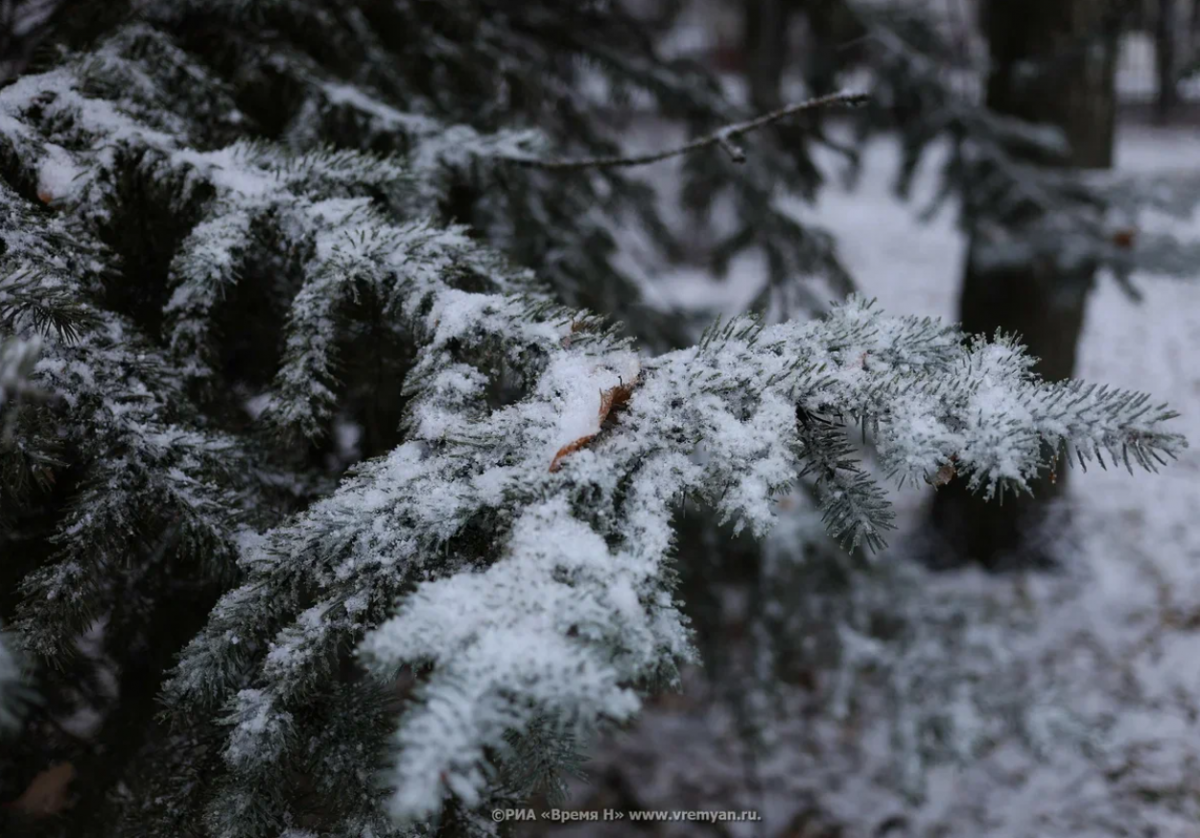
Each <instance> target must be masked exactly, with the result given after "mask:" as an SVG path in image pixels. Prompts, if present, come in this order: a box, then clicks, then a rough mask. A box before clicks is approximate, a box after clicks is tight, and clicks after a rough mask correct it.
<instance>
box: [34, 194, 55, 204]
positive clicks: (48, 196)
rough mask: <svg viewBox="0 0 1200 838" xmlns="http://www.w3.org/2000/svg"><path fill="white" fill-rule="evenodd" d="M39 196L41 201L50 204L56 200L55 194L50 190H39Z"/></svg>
mask: <svg viewBox="0 0 1200 838" xmlns="http://www.w3.org/2000/svg"><path fill="white" fill-rule="evenodd" d="M37 196H38V200H39V201H41V202H42V203H43V204H49V203H51V202H53V201H54V196H53V195H51V194H50V193H49V192H39V193H37Z"/></svg>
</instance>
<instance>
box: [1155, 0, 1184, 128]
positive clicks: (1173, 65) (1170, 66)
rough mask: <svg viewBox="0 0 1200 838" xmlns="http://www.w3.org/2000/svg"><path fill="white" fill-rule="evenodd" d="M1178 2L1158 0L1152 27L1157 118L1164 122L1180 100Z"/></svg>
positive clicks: (1169, 117) (1168, 119) (1167, 120)
mask: <svg viewBox="0 0 1200 838" xmlns="http://www.w3.org/2000/svg"><path fill="white" fill-rule="evenodd" d="M1180 22H1181V18H1180V16H1179V6H1178V4H1177V3H1176V2H1175V0H1158V15H1157V18H1156V20H1155V28H1154V60H1155V63H1156V65H1157V71H1158V101H1157V103H1156V104H1157V106H1158V114H1157V116H1158V121H1159V123H1161V124H1164V125H1165V124H1166V123H1167V122H1169V121H1170V120H1171V115H1172V114H1173V113H1174V111H1175V107H1176V105H1177V104H1178V103H1179V88H1178V86H1177V85H1176V78H1175V72H1176V70H1177V69H1178V67H1177V58H1176V49H1175V47H1176V45H1177V43H1178V37H1179V31H1178V27H1179V23H1180Z"/></svg>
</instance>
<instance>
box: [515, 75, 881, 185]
mask: <svg viewBox="0 0 1200 838" xmlns="http://www.w3.org/2000/svg"><path fill="white" fill-rule="evenodd" d="M867 100H868V97H867V95H866V94H864V93H850V92H845V91H843V92H840V93H831V94H829V95H826V96H818V97H817V98H815V99H808V100H806V101H804V102H797V103H794V104H791V105H786V106H784V107H782V108H778V109H777V110H773V111H771V112H770V113H765V114H762V115H761V116H757V117H755V118H754V119H748V120H746V121H744V122H737V123H734V124H732V125H726V126H725V127H724V128H722V129H720V130H719V131H714V132H713V133H711V134H706V135H705V136H703V137H697V138H696V139H694V140H691V141H690V142H687V143H684V144H683V145H681V146H678V147H676V148H671V149H666V150H664V151H656V152H651V153H649V154H635V155H613V156H609V157H588V158H583V159H580V160H542V159H539V158H536V157H517V156H514V155H504V156H500V157H498V159H500V160H503V161H505V162H507V163H514V164H517V165H519V166H533V167H535V168H539V169H550V170H557V171H563V170H568V171H569V170H575V169H603V168H613V167H628V166H644V165H646V164H648V163H657V162H659V161H660V160H668V159H670V158H672V157H679V156H681V155H684V154H690V153H692V152H694V151H699V150H701V149H704V148H710V147H712V146H720V147H721V148H722V149H723V150H724V151H725V152H726V153H727V154H728V155H729V157H730V159H731V160H733V161H734V162H735V163H744V162H745V161H746V152H745V151H744V150H743V149H742V148H741V147H740V146H739V145H737V143H736V142H735V140H736V139H737V138H738V137H740V136H742V135H743V134H748V133H750V132H751V131H756V130H758V129H759V128H763V127H765V126H767V125H770V124H771V123H773V122H778V121H779V120H781V119H787V118H788V117H790V116H795V115H796V114H798V113H803V112H805V111H811V110H816V109H818V108H828V107H836V106H842V107H860V106H862V105H864V104H866V102H867Z"/></svg>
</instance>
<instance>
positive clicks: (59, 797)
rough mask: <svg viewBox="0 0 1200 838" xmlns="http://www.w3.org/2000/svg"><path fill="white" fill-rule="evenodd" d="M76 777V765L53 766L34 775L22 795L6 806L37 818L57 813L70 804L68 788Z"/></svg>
mask: <svg viewBox="0 0 1200 838" xmlns="http://www.w3.org/2000/svg"><path fill="white" fill-rule="evenodd" d="M74 779H75V766H74V765H72V764H71V763H69V762H63V763H59V764H58V765H54V766H51V767H50V768H47V769H46V770H45V771H42V772H41V773H40V774H38V775H37V776H36V777H34V778H33V780H32V782H30V783H29V786H28V787H27V788H26V789H25V791H24V792H22V794H21V796H20V797H18V798H17V799H16V800H14V801H13V802H11V803H7V804H5V806H6V808H9V809H15V810H16V811H18V812H22V813H24V814H26V815H29V816H31V817H35V818H42V817H46V816H48V815H56V814H58V813H59V812H61V811H63V810H64V809H66V808H67V807H68V806H69V805H70V793H69V791H68V789H69V787H70V785H71V781H72V780H74Z"/></svg>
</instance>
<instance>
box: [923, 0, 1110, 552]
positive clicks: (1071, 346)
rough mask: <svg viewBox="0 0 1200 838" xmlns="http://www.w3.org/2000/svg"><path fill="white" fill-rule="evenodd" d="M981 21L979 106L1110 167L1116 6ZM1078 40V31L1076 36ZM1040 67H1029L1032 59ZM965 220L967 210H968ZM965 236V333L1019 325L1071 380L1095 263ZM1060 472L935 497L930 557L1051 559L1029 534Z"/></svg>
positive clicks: (1040, 5) (1004, 0)
mask: <svg viewBox="0 0 1200 838" xmlns="http://www.w3.org/2000/svg"><path fill="white" fill-rule="evenodd" d="M982 11H983V23H984V28H985V34H986V36H987V40H988V44H989V47H990V51H991V58H992V71H991V74H990V76H989V78H988V84H987V106H988V107H989V108H991V109H992V110H993V111H996V112H999V113H1002V114H1007V115H1010V116H1014V117H1018V118H1020V119H1023V120H1026V121H1029V122H1036V123H1048V124H1051V125H1054V126H1057V127H1058V128H1060V129H1062V130H1063V132H1064V133H1065V134H1066V138H1067V140H1068V141H1069V142H1070V144H1071V148H1072V153H1071V155H1070V157H1069V158H1068V159H1067V160H1066V161H1064V162H1065V164H1066V165H1071V166H1076V167H1080V168H1109V167H1111V165H1112V157H1113V137H1114V131H1115V116H1116V95H1115V92H1116V91H1115V86H1116V83H1115V80H1116V56H1117V49H1116V48H1117V31H1116V29H1117V27H1116V25H1115V24H1116V22H1118V21H1115V20H1114V18H1113V6H1112V3H1110V2H1101V1H1100V0H985V3H984V6H983V9H982ZM1081 39H1085V40H1081ZM1031 66H1032V67H1034V68H1038V67H1041V68H1049V69H1048V70H1044V71H1043V72H1041V73H1040V74H1031V73H1030V68H1031ZM968 221H969V219H968ZM980 235H982V234H979V233H975V234H972V238H971V243H970V247H969V249H968V256H967V265H966V270H965V276H964V279H963V287H962V295H961V297H960V316H961V319H962V325H963V328H964V329H965V330H966V331H967V332H969V333H983V334H988V335H991V334H994V333H995V331H996V330H997V329H1003V330H1004V331H1005V332H1014V331H1015V332H1018V333H1019V334H1020V335H1021V336H1022V338H1023V339H1024V342H1025V344H1026V345H1027V346H1028V347H1029V350H1030V352H1031V354H1033V355H1034V356H1036V357H1037V358H1039V359H1040V360H1039V362H1038V365H1037V368H1036V369H1037V371H1038V372H1039V373H1040V374H1041V375H1042V376H1043V377H1044V378H1046V379H1047V380H1051V381H1058V380H1062V379H1065V378H1069V377H1070V376H1071V375H1072V374H1073V372H1074V370H1075V357H1076V344H1077V343H1078V340H1079V335H1080V331H1081V330H1082V326H1083V319H1084V307H1085V303H1086V300H1087V294H1088V291H1089V289H1090V287H1091V285H1092V280H1093V276H1092V274H1093V271H1092V270H1091V269H1090V268H1083V269H1081V270H1079V271H1077V272H1075V273H1074V274H1071V275H1065V274H1063V273H1061V272H1059V271H1058V270H1057V269H1056V268H1055V267H1054V266H1053V265H1051V264H1048V263H1033V264H1026V265H1021V266H1019V267H1012V266H1005V267H1003V268H997V267H994V266H989V265H985V264H981V263H980V260H978V259H976V258H975V254H976V253H977V252H978V245H979V243H980V241H981V239H980V237H979V236H980ZM1065 476H1066V475H1065V473H1064V471H1063V470H1059V471H1058V473H1057V475H1056V478H1057V479H1056V480H1051V479H1045V478H1044V479H1041V480H1039V481H1035V483H1034V484H1033V485H1031V489H1032V490H1033V492H1034V495H1035V496H1036V497H1035V498H1029V497H1027V496H1022V497H1012V496H1008V497H1006V498H1005V499H1004V502H1003V504H998V503H996V502H995V501H994V500H993V501H990V502H985V501H984V500H983V499H982V498H980V497H976V496H972V495H970V494H969V493H968V492H967V491H966V489H965V488H964V487H963V486H962V485H961V483H962V481H955V482H954V483H951V484H950V485H948V486H945V487H944V488H942V489H940V490H939V491H938V493H937V495H936V496H935V498H934V502H933V510H932V523H933V528H934V531H935V533H936V538H937V541H938V544H937V545H936V546H935V548H934V550H933V552H932V561H933V562H934V563H935V564H942V565H945V564H951V565H957V564H962V563H965V562H971V561H975V562H979V563H981V564H983V565H984V566H985V567H988V568H990V569H1001V568H1004V567H1012V566H1026V567H1028V566H1038V565H1044V564H1046V563H1051V562H1052V561H1053V557H1052V555H1051V554H1050V553H1049V552H1048V551H1047V549H1046V548H1045V547H1044V546H1041V545H1039V544H1038V543H1037V542H1035V541H1034V540H1033V539H1031V538H1030V537H1029V536H1030V534H1031V531H1032V530H1033V529H1034V528H1036V527H1038V525H1040V524H1042V523H1043V522H1044V518H1045V512H1046V509H1047V501H1049V500H1051V499H1053V498H1054V497H1056V496H1058V495H1060V494H1061V493H1062V491H1063V488H1064V483H1065V479H1064V478H1065Z"/></svg>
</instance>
